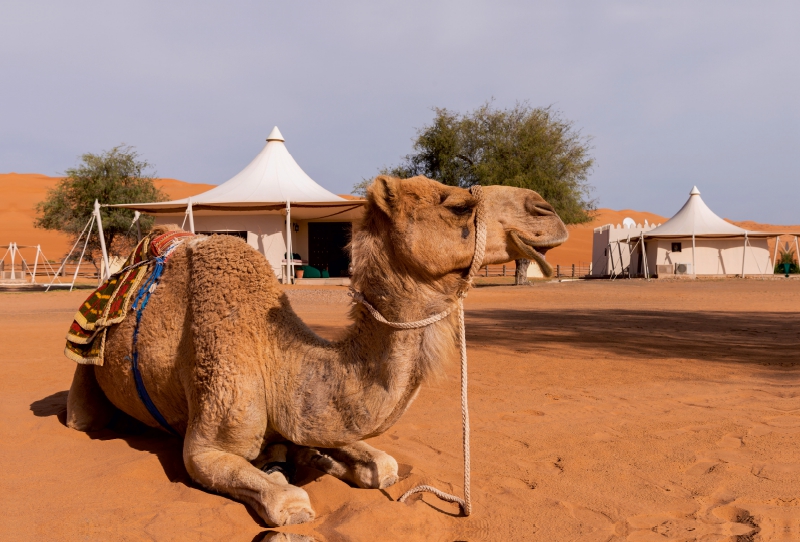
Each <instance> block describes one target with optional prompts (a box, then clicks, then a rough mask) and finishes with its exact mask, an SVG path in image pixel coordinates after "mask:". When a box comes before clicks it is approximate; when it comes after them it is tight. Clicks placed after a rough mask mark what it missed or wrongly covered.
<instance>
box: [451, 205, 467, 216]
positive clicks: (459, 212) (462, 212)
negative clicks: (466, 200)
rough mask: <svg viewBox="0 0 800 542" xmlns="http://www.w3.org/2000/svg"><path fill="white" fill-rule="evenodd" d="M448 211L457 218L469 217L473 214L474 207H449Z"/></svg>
mask: <svg viewBox="0 0 800 542" xmlns="http://www.w3.org/2000/svg"><path fill="white" fill-rule="evenodd" d="M447 210H449V211H450V212H451V213H453V214H454V215H456V216H467V215H471V214H472V207H470V206H469V205H448V206H447Z"/></svg>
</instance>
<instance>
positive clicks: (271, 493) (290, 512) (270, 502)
mask: <svg viewBox="0 0 800 542" xmlns="http://www.w3.org/2000/svg"><path fill="white" fill-rule="evenodd" d="M260 497H261V498H260V499H258V502H255V503H250V504H251V505H252V506H253V508H254V509H255V510H256V512H258V515H259V516H261V518H262V519H263V520H264V521H266V522H267V524H269V525H274V526H276V527H280V526H282V525H294V524H295V523H305V522H307V521H313V520H314V517H315V514H314V509H313V508H311V500H310V499H309V498H308V493H306V492H305V490H303V489H302V488H299V487H297V486H292V485H289V484H286V485H285V486H283V487H281V488H280V489H278V490H277V491H276V490H275V488H271V489H270V490H268V491H266V492H263V493H262V494H261V495H260ZM245 500H246V499H245Z"/></svg>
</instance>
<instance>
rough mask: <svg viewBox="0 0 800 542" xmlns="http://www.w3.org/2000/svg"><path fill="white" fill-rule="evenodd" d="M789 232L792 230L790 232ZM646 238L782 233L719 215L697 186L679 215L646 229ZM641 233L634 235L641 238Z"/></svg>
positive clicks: (715, 236) (753, 236)
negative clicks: (752, 228)
mask: <svg viewBox="0 0 800 542" xmlns="http://www.w3.org/2000/svg"><path fill="white" fill-rule="evenodd" d="M787 233H788V232H787ZM642 235H643V236H644V237H645V238H646V239H654V238H656V239H685V238H688V237H695V238H717V239H724V238H734V239H737V238H742V237H745V236H747V237H750V238H767V237H775V236H776V235H781V234H780V233H778V232H759V231H748V230H745V229H744V228H740V227H739V226H735V225H733V224H731V223H730V222H728V221H726V220H724V219H722V218H720V217H719V216H717V215H716V214H715V213H714V211H712V210H711V209H709V207H708V205H706V203H705V202H704V201H703V199H702V198H701V197H700V190H698V189H697V187H696V186H695V187H694V188H692V191H691V192H690V193H689V199H688V201H687V202H686V203H685V204H684V205H683V207H681V209H680V211H678V212H677V213H675V216H673V217H672V218H670V219H669V220H667V221H666V222H665V223H664V224H662V225H661V226H658V227H657V228H653V229H652V230H650V231H646V232H642ZM638 238H639V235H635V236H631V239H638Z"/></svg>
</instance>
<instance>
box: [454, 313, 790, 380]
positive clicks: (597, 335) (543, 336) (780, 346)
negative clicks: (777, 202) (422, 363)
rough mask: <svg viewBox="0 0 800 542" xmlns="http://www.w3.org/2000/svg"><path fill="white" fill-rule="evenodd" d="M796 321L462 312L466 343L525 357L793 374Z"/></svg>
mask: <svg viewBox="0 0 800 542" xmlns="http://www.w3.org/2000/svg"><path fill="white" fill-rule="evenodd" d="M798 319H800V313H797V312H793V313H785V312H781V313H777V312H703V311H691V310H682V311H668V310H650V309H641V310H637V309H630V310H618V309H615V310H569V309H560V310H538V309H533V310H515V309H504V310H469V309H468V310H467V311H466V324H467V340H468V341H469V343H470V344H471V345H475V346H495V347H503V348H508V349H510V350H514V351H518V352H525V351H531V350H533V349H536V348H541V347H546V346H547V345H559V344H567V343H568V344H569V345H570V346H572V347H577V348H583V349H586V350H605V351H607V352H608V353H611V354H615V355H619V354H621V353H622V354H624V355H625V356H626V357H630V356H633V357H640V358H647V359H659V358H660V359H663V358H684V359H697V360H704V361H715V362H727V363H749V364H758V365H769V366H771V367H774V368H786V369H790V370H792V369H794V370H797V369H800V353H798V352H800V326H798V325H797V322H798Z"/></svg>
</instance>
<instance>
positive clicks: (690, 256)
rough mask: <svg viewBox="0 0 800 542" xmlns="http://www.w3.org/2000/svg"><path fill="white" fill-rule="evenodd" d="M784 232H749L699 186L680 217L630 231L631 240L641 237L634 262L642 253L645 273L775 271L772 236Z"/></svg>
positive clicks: (701, 273)
mask: <svg viewBox="0 0 800 542" xmlns="http://www.w3.org/2000/svg"><path fill="white" fill-rule="evenodd" d="M780 235H782V233H779V232H757V231H748V230H745V229H743V228H740V227H738V226H735V225H733V224H731V223H729V222H727V221H725V220H723V219H722V218H720V217H719V216H717V215H716V214H714V212H713V211H712V210H711V209H709V208H708V206H707V205H706V204H705V202H704V201H703V199H702V198H701V197H700V191H699V190H698V189H697V187H696V186H695V187H694V188H692V191H691V192H690V193H689V200H688V201H687V202H686V204H684V206H683V207H681V209H680V211H678V212H677V213H676V214H675V216H673V217H672V218H670V219H669V220H668V221H667V222H665V223H664V224H663V225H661V226H658V227H656V228H653V229H651V230H646V231H642V232H641V233H640V234H637V235H635V236H631V241H632V242H638V241H641V243H640V244H639V249H638V253H634V254H632V255H631V261H632V262H633V261H634V260H636V259H637V256H638V266H639V268H640V269H641V271H640V274H645V275H653V274H659V275H663V274H672V273H674V272H681V271H683V272H684V273H685V274H690V275H734V274H740V275H742V276H745V275H753V274H759V275H761V274H769V275H771V274H773V272H774V267H775V264H774V255H773V257H772V258H771V257H770V253H769V247H768V245H767V239H768V238H771V237H776V238H777V237H778V236H780ZM642 244H643V245H644V246H645V247H646V248H645V250H644V251H642V250H641V245H642ZM776 249H777V242H776ZM679 266H680V267H679Z"/></svg>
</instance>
